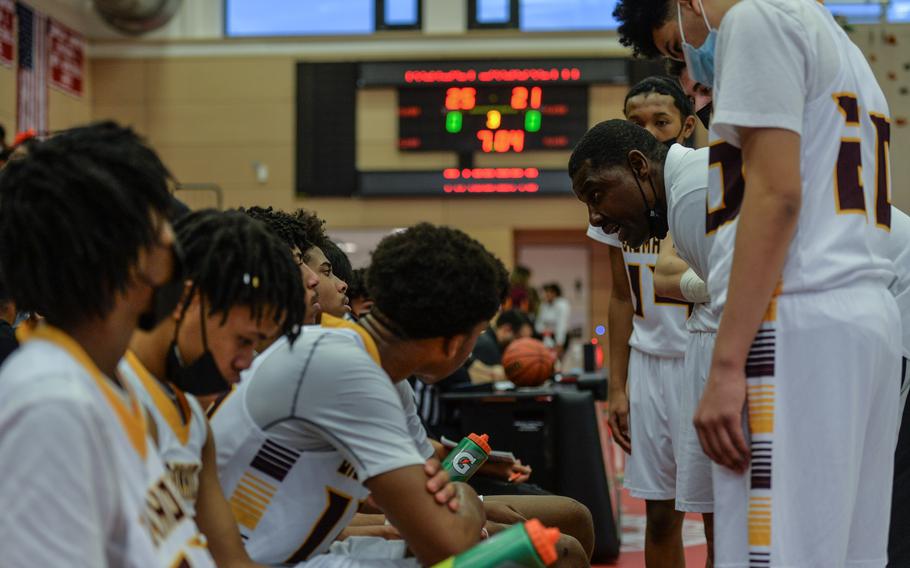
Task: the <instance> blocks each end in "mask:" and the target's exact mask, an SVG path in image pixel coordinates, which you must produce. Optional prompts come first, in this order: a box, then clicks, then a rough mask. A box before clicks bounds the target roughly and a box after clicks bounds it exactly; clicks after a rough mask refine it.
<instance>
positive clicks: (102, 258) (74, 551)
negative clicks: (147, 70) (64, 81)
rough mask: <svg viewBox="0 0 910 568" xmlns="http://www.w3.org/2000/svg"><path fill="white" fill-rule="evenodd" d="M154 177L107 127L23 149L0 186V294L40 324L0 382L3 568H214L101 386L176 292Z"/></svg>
mask: <svg viewBox="0 0 910 568" xmlns="http://www.w3.org/2000/svg"><path fill="white" fill-rule="evenodd" d="M168 177H169V174H168V172H167V170H166V169H165V167H164V165H163V164H162V163H161V161H160V160H159V159H158V156H156V155H155V153H154V152H153V151H152V150H151V149H150V148H148V147H147V146H145V145H144V144H143V143H142V142H141V141H140V139H139V138H138V137H137V136H136V135H135V134H134V133H133V132H132V131H131V130H129V129H125V128H121V127H119V126H117V125H115V124H113V123H110V122H108V123H99V124H95V125H91V126H86V127H80V128H74V129H72V130H68V131H64V132H62V133H60V134H58V135H56V136H54V137H53V138H50V139H49V140H47V141H43V142H35V143H32V144H31V145H30V146H29V151H28V152H26V153H24V154H23V155H21V156H17V157H14V158H13V159H12V160H11V161H10V162H9V163H7V164H6V165H5V166H4V168H3V170H2V172H0V199H2V202H3V206H2V207H0V265H2V266H3V280H4V283H5V284H6V285H7V286H8V288H9V292H10V295H11V297H12V298H13V300H14V301H15V302H16V304H17V306H18V307H19V309H22V310H28V311H34V312H39V313H40V314H41V315H42V316H44V318H45V322H46V323H44V324H41V325H39V326H37V327H35V328H28V329H25V328H20V329H22V330H23V333H22V334H21V336H22V338H23V339H24V343H23V345H22V346H21V347H20V348H19V349H18V350H17V351H16V352H15V353H13V354H12V355H11V356H10V358H9V359H8V360H7V361H6V363H5V364H4V366H3V370H2V372H0V463H2V464H3V469H4V482H3V484H2V485H0V508H2V510H3V512H4V514H3V515H0V550H2V556H3V560H2V564H3V565H4V566H13V567H16V566H23V567H25V566H29V567H31V566H86V567H97V566H136V567H140V566H162V567H170V566H175V565H178V564H180V563H182V565H192V566H213V565H214V564H213V562H212V559H211V557H210V556H209V554H208V551H207V550H206V547H205V540H204V538H203V537H201V535H199V532H198V529H197V528H196V525H195V523H194V522H193V519H192V515H191V514H190V511H189V508H188V506H187V505H186V503H185V502H184V501H183V499H182V497H181V496H180V492H179V491H178V489H177V488H176V487H175V486H174V484H173V483H172V481H171V479H170V476H169V475H167V474H166V472H165V469H164V466H163V464H162V463H161V461H160V459H159V457H158V454H157V453H156V451H155V446H154V443H153V442H152V439H151V437H150V436H149V435H148V432H147V430H146V426H147V422H146V415H145V413H144V411H143V409H142V405H141V403H140V402H139V399H138V397H137V396H136V394H135V393H134V392H133V390H132V389H131V388H130V387H129V385H128V384H126V383H124V382H122V381H121V380H120V379H119V378H118V377H117V373H116V369H117V363H118V361H120V359H121V358H122V357H123V354H124V352H125V351H126V349H127V345H128V343H129V341H130V337H131V336H132V334H133V331H134V329H135V328H136V327H137V326H138V327H140V328H143V329H152V328H153V327H154V326H155V325H157V324H158V323H159V322H160V321H161V320H162V319H163V318H165V317H167V316H168V315H169V314H170V313H171V311H172V310H173V309H174V307H175V305H176V303H177V301H178V300H179V298H180V292H181V290H182V288H183V281H182V279H181V276H180V273H179V271H178V266H177V263H176V256H175V253H174V235H173V231H172V229H171V226H170V223H169V222H168V215H169V209H170V206H171V200H172V198H171V196H170V194H169V193H168V190H167V180H168Z"/></svg>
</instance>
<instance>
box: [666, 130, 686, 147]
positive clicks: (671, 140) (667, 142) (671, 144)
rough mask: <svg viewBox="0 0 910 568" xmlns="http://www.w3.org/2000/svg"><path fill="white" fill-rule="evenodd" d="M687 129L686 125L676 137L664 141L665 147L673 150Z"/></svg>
mask: <svg viewBox="0 0 910 568" xmlns="http://www.w3.org/2000/svg"><path fill="white" fill-rule="evenodd" d="M685 129H686V125H685V124H684V125H682V127H681V128H680V129H679V132H677V133H676V136H674V137H673V138H670V139H669V140H664V142H663V145H664V146H666V147H667V149H668V150H669V149H670V148H672V147H673V144H676V141H677V140H679V136H680V135H681V134H682V133H683V130H685Z"/></svg>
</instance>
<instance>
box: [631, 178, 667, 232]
mask: <svg viewBox="0 0 910 568" xmlns="http://www.w3.org/2000/svg"><path fill="white" fill-rule="evenodd" d="M629 167H630V168H631V169H632V177H633V178H635V185H637V186H638V191H639V193H641V200H642V201H643V202H644V205H645V217H646V220H647V222H648V232H649V233H650V236H651V238H657V239H664V238H666V236H667V233H668V232H669V231H670V225H669V223H668V222H667V212H666V211H659V210H657V209H656V208H655V207H652V206H650V205H648V199H647V198H646V197H645V192H644V190H643V189H642V188H641V182H639V181H638V174H636V173H635V168H634V167H633V166H632V161H631V160H630V161H629ZM648 183H649V184H651V193H652V194H653V195H654V205H657V192H656V191H655V190H654V181H653V180H652V179H651V174H650V173H649V174H648Z"/></svg>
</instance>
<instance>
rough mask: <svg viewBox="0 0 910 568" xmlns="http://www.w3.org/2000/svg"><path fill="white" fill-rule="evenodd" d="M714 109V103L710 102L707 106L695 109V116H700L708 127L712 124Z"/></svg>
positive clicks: (700, 119) (699, 118)
mask: <svg viewBox="0 0 910 568" xmlns="http://www.w3.org/2000/svg"><path fill="white" fill-rule="evenodd" d="M713 110H714V105H713V104H712V103H710V102H709V103H708V104H706V105H705V106H703V107H701V108H700V109H698V110H697V111H695V116H697V117H698V120H699V121H701V123H702V124H703V125H704V126H705V128H708V126H709V125H710V124H711V112H712V111H713Z"/></svg>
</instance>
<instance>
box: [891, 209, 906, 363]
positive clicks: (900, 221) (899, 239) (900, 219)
mask: <svg viewBox="0 0 910 568" xmlns="http://www.w3.org/2000/svg"><path fill="white" fill-rule="evenodd" d="M887 245H888V246H887V250H886V251H885V256H887V257H888V258H889V259H891V261H892V262H894V270H895V272H897V278H895V279H894V282H892V284H891V293H892V294H894V299H895V300H897V307H898V308H900V312H901V324H902V327H903V332H904V340H903V342H902V344H903V346H904V357H907V358H910V216H908V215H907V214H906V213H904V212H903V211H901V210H900V209H898V208H897V207H893V208H892V209H891V238H890V239H888V241H887Z"/></svg>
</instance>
